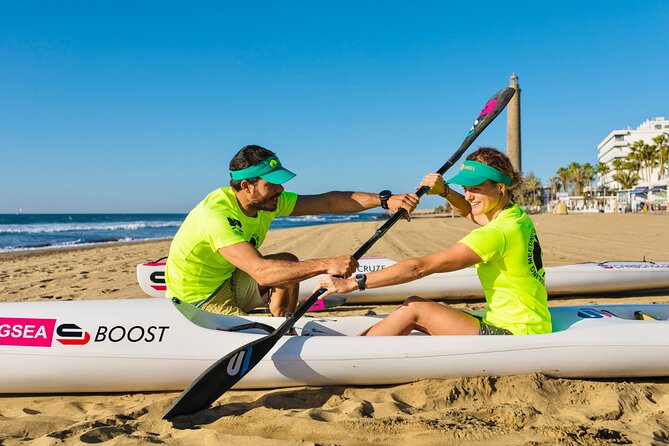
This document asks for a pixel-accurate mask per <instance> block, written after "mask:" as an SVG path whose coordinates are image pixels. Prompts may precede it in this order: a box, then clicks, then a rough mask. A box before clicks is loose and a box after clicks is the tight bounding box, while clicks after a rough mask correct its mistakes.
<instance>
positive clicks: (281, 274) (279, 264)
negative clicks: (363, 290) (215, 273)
mask: <svg viewBox="0 0 669 446" xmlns="http://www.w3.org/2000/svg"><path fill="white" fill-rule="evenodd" d="M218 252H219V254H221V255H222V256H223V257H225V258H226V260H227V261H228V262H230V263H232V264H233V265H235V266H236V267H237V268H239V269H241V270H242V271H245V272H246V273H247V274H248V275H249V276H251V277H253V279H254V280H255V281H256V282H258V285H260V286H279V285H284V284H288V283H296V282H300V281H302V280H305V279H308V278H310V277H314V276H317V275H318V274H332V275H338V276H342V277H348V276H350V275H351V274H353V272H354V271H355V269H356V267H357V266H358V262H357V261H356V260H355V259H354V258H353V257H351V256H340V257H332V258H326V259H311V260H302V261H299V262H292V261H289V260H277V259H266V258H264V257H263V256H262V255H261V254H260V252H258V250H257V249H256V248H255V247H254V246H253V245H251V244H250V243H248V242H241V243H236V244H234V245H230V246H226V247H225V248H220V249H219V250H218Z"/></svg>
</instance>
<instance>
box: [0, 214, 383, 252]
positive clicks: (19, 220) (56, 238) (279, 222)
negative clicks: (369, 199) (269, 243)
mask: <svg viewBox="0 0 669 446" xmlns="http://www.w3.org/2000/svg"><path fill="white" fill-rule="evenodd" d="M186 215H187V214H186V213H15V214H0V253H1V252H17V251H33V250H42V249H57V248H65V247H78V246H91V245H100V244H110V243H123V242H133V241H149V240H164V239H169V238H172V237H173V236H174V235H175V234H176V232H177V230H178V229H179V227H180V226H181V223H182V222H183V220H184V219H185V218H186ZM385 216H386V214H382V213H372V212H364V213H362V212H361V213H357V214H322V215H307V216H286V217H277V218H276V219H275V220H274V221H273V222H272V225H271V226H270V229H283V228H290V227H298V226H316V225H326V224H333V223H342V222H352V221H375V220H379V219H383V218H385Z"/></svg>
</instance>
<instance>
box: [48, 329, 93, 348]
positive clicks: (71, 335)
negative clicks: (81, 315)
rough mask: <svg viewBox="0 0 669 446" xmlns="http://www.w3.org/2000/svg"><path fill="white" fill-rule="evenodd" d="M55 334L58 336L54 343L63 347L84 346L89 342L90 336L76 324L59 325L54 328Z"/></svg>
mask: <svg viewBox="0 0 669 446" xmlns="http://www.w3.org/2000/svg"><path fill="white" fill-rule="evenodd" d="M56 334H57V335H58V336H60V337H59V338H56V341H58V342H60V343H61V344H63V345H84V344H88V341H90V340H91V335H90V333H88V332H87V331H84V330H82V329H81V327H80V326H78V325H77V324H60V325H59V326H58V328H56Z"/></svg>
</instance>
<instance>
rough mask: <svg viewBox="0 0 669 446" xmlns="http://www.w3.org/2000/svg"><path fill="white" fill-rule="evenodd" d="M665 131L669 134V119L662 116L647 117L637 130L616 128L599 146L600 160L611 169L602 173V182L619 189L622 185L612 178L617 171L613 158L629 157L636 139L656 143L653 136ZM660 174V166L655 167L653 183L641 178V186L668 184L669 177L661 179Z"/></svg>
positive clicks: (652, 177)
mask: <svg viewBox="0 0 669 446" xmlns="http://www.w3.org/2000/svg"><path fill="white" fill-rule="evenodd" d="M663 133H664V134H666V135H668V136H669V120H666V119H664V117H662V116H659V117H657V118H653V119H647V120H646V121H645V122H644V123H643V124H641V125H640V126H638V127H637V128H636V130H632V129H630V128H629V127H628V128H627V130H614V131H612V132H611V133H609V134H608V136H607V137H606V138H604V140H603V141H602V142H601V143H599V145H598V146H597V148H598V149H599V153H598V155H597V158H598V160H599V162H601V163H605V164H607V165H608V166H609V169H610V171H609V173H607V174H606V175H600V178H599V182H600V184H601V185H602V186H605V187H607V188H609V189H619V188H620V185H619V184H618V182H617V181H614V180H613V178H612V177H613V175H614V174H615V173H616V171H615V169H614V168H613V160H615V159H618V158H622V159H625V158H627V155H628V154H629V153H630V152H631V151H632V144H634V142H636V141H639V140H641V141H643V142H645V143H647V144H655V143H654V142H653V138H655V137H656V136H658V135H661V134H663ZM658 176H659V168H655V169H654V170H653V172H652V174H651V178H650V183H651V184H647V183H645V182H643V180H641V181H640V182H639V186H646V187H650V186H660V185H664V186H666V185H667V184H668V183H669V178H667V177H665V178H662V179H661V180H659V179H658Z"/></svg>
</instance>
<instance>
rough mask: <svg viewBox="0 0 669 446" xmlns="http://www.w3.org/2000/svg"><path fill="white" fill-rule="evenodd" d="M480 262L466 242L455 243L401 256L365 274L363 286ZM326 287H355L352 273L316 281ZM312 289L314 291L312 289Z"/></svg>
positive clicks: (340, 291) (332, 289) (407, 279)
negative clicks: (404, 256) (444, 247)
mask: <svg viewBox="0 0 669 446" xmlns="http://www.w3.org/2000/svg"><path fill="white" fill-rule="evenodd" d="M479 262H481V258H480V257H479V256H478V254H476V253H475V252H474V251H472V249H471V248H469V247H468V246H466V245H463V244H462V243H456V244H455V245H453V246H451V247H450V248H448V249H445V250H443V251H439V252H436V253H433V254H428V255H426V256H423V257H417V258H413V259H407V260H403V261H401V262H398V263H396V264H394V265H392V266H389V267H388V268H385V269H382V270H380V271H375V272H373V273H369V274H367V282H366V284H365V286H366V288H380V287H384V286H390V285H398V284H400V283H407V282H412V281H414V280H417V279H420V278H422V277H425V276H429V275H430V274H434V273H445V272H449V271H457V270H459V269H463V268H467V267H470V266H473V265H476V264H477V263H479ZM321 288H326V289H327V291H326V292H325V293H324V294H323V296H327V295H328V294H332V293H338V294H346V293H350V292H351V291H355V290H357V289H358V284H357V283H356V281H355V278H354V277H350V278H348V279H340V278H336V277H332V276H330V277H326V278H323V279H321V280H320V281H319V283H318V287H317V288H316V290H318V289H321ZM316 290H314V291H316Z"/></svg>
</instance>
